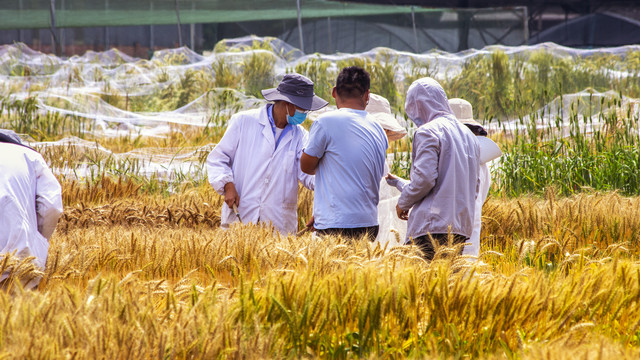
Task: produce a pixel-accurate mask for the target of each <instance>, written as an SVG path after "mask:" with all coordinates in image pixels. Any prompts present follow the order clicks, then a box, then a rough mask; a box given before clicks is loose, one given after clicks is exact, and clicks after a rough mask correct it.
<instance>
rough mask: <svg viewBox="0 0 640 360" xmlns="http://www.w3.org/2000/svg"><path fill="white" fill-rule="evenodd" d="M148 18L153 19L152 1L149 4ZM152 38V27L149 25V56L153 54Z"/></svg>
mask: <svg viewBox="0 0 640 360" xmlns="http://www.w3.org/2000/svg"><path fill="white" fill-rule="evenodd" d="M149 17H150V18H153V1H151V2H149ZM153 40H154V38H153V25H149V51H150V54H153V47H154V45H155V44H154V41H153Z"/></svg>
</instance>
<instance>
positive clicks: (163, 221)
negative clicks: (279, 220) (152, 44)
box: [0, 179, 640, 359]
mask: <svg viewBox="0 0 640 360" xmlns="http://www.w3.org/2000/svg"><path fill="white" fill-rule="evenodd" d="M63 185H64V186H63V187H64V194H65V203H66V210H65V213H64V215H63V217H62V219H61V221H60V223H59V225H58V229H57V230H56V233H55V235H54V237H53V238H52V241H51V243H52V246H51V248H50V252H49V258H48V261H47V268H46V270H45V271H44V278H43V280H42V282H41V284H40V286H39V288H38V289H37V290H36V291H25V290H22V289H21V287H20V285H19V284H18V283H14V282H8V283H5V285H4V286H5V289H6V291H5V292H2V293H0V304H1V305H0V322H1V323H2V324H3V326H2V330H1V334H2V335H1V336H0V349H1V353H0V354H1V355H2V356H3V357H11V358H14V357H19V358H22V357H24V358H78V359H82V358H167V357H168V358H283V357H284V358H290V357H328V358H354V357H364V358H381V357H383V358H387V357H413V358H423V357H442V358H522V359H540V358H554V359H558V358H560V359H574V358H575V359H585V358H586V359H596V358H610V357H613V356H616V357H619V358H637V356H639V355H640V351H639V348H638V345H639V344H638V341H639V340H640V339H639V336H640V332H639V328H640V304H639V299H640V263H638V261H637V254H638V244H637V241H636V240H635V239H636V238H637V234H638V231H640V219H639V217H638V212H639V211H640V199H639V198H627V197H622V196H620V195H618V194H616V193H592V194H587V193H585V194H581V195H576V196H572V197H565V198H561V199H556V198H555V195H554V193H553V192H552V191H550V192H549V193H548V194H547V195H546V196H545V197H542V198H541V197H521V198H515V199H503V198H497V199H492V198H490V199H489V200H488V201H487V203H486V205H485V208H484V209H485V214H484V215H485V216H484V223H485V227H484V231H483V235H482V236H483V249H482V253H481V256H480V260H481V261H479V262H472V261H469V260H470V259H467V258H464V257H455V258H452V257H450V256H447V254H448V253H449V252H450V251H451V250H452V249H450V248H447V247H442V248H440V249H439V250H438V254H437V260H435V261H433V262H432V263H426V262H425V261H423V260H422V259H421V258H420V256H419V252H418V250H417V249H416V248H414V247H413V246H401V247H395V248H381V247H380V246H379V245H376V244H371V243H368V242H366V241H364V240H361V241H355V242H346V241H344V240H343V239H340V238H333V237H329V238H323V239H319V238H315V237H313V236H311V235H309V234H307V235H303V236H301V237H299V238H295V237H292V236H289V237H285V236H282V235H279V234H277V233H274V231H273V229H270V228H268V227H264V226H262V227H261V226H255V225H238V226H233V227H232V228H231V229H229V230H222V229H220V228H219V227H218V224H219V218H218V217H217V216H218V215H217V214H218V208H219V206H220V204H221V197H220V196H219V195H217V194H215V192H213V191H212V190H211V189H210V188H209V187H207V186H201V187H198V188H193V189H190V190H188V191H185V192H183V193H180V194H176V195H174V196H169V197H165V196H160V195H150V194H144V193H143V192H141V191H140V190H139V189H138V188H136V187H134V186H133V185H132V184H131V183H129V182H126V181H124V182H123V181H120V182H116V181H113V180H107V179H105V180H104V181H102V182H101V183H100V184H98V185H93V186H90V185H79V184H77V183H73V182H71V183H64V184H63ZM70 194H73V196H70ZM72 199H74V200H72ZM311 199H312V194H311V193H309V192H302V194H301V196H300V199H299V205H300V207H301V208H303V209H304V208H305V207H306V208H307V210H308V207H309V206H310V204H311ZM301 216H304V211H302V210H301ZM621 239H628V240H627V241H620V240H621ZM3 267H4V268H5V269H6V268H11V269H12V270H13V271H14V272H15V273H16V275H20V276H23V277H24V276H25V274H26V275H28V274H29V273H32V272H34V271H35V270H33V269H32V268H30V267H29V264H28V263H27V262H25V261H18V260H16V259H15V258H12V257H5V259H4V262H3Z"/></svg>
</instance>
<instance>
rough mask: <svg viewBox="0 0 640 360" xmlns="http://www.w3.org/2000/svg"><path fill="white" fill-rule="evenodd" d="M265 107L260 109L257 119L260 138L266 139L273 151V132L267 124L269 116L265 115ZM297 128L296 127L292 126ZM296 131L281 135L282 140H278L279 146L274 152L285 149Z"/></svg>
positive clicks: (274, 144)
mask: <svg viewBox="0 0 640 360" xmlns="http://www.w3.org/2000/svg"><path fill="white" fill-rule="evenodd" d="M267 106H268V105H265V106H263V107H262V109H260V116H259V117H258V123H260V124H261V125H262V136H264V137H265V138H266V139H267V142H268V143H269V144H270V145H271V146H272V148H273V149H275V147H276V140H275V138H274V136H273V130H271V124H270V123H269V115H267ZM293 126H297V125H293ZM296 130H297V129H295V128H293V129H291V131H287V132H286V133H283V134H282V139H280V144H279V145H278V148H277V149H275V152H278V151H280V150H281V149H284V148H286V147H287V145H288V144H289V143H290V142H291V140H292V139H293V133H294V132H296Z"/></svg>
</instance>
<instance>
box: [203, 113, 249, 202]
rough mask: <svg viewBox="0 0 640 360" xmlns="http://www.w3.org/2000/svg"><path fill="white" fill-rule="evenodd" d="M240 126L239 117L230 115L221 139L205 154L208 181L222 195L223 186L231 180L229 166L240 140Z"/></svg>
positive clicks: (231, 172) (231, 163)
mask: <svg viewBox="0 0 640 360" xmlns="http://www.w3.org/2000/svg"><path fill="white" fill-rule="evenodd" d="M240 128H241V122H240V119H239V118H235V117H232V118H231V119H230V120H229V126H228V127H227V131H225V133H224V135H223V136H222V139H220V142H218V144H217V145H216V147H215V148H213V150H212V151H211V153H210V154H209V156H207V174H208V177H209V183H210V184H211V186H212V187H213V189H214V190H215V191H216V192H217V193H218V194H220V195H224V186H225V185H226V184H227V183H230V182H233V171H232V170H231V166H232V165H233V160H234V158H235V155H236V151H237V149H238V143H239V141H240Z"/></svg>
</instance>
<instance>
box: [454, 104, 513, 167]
mask: <svg viewBox="0 0 640 360" xmlns="http://www.w3.org/2000/svg"><path fill="white" fill-rule="evenodd" d="M449 106H450V107H451V111H453V114H454V115H455V116H456V118H457V119H458V121H460V122H461V123H463V124H465V125H467V126H468V127H469V128H470V129H471V130H472V131H474V132H475V131H478V130H479V129H482V132H483V133H484V135H486V131H484V129H483V128H482V125H481V124H480V123H479V122H477V121H476V120H474V119H473V107H472V106H471V103H470V102H468V101H467V100H464V99H459V98H454V99H449ZM477 139H478V146H479V147H480V159H479V160H480V163H481V164H486V163H488V162H489V161H491V160H493V159H497V158H499V157H500V156H502V150H500V147H499V146H498V144H496V143H495V142H494V141H493V140H491V139H489V138H488V137H485V136H478V137H477Z"/></svg>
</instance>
